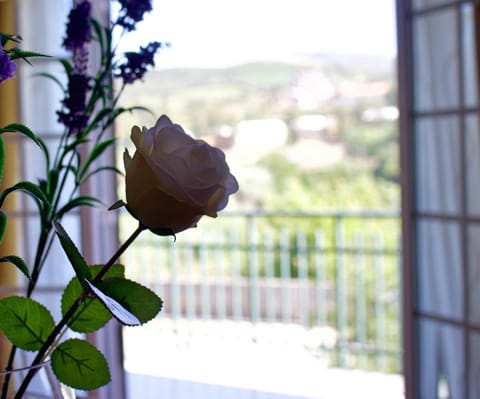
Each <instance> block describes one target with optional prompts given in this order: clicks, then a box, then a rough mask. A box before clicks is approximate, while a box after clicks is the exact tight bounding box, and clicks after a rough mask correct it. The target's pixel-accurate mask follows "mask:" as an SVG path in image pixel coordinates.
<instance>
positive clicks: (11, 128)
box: [0, 123, 50, 168]
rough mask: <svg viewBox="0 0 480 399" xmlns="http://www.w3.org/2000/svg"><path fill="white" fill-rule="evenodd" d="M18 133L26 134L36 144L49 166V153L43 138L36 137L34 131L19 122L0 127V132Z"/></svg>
mask: <svg viewBox="0 0 480 399" xmlns="http://www.w3.org/2000/svg"><path fill="white" fill-rule="evenodd" d="M8 132H10V133H20V134H23V135H25V136H27V137H28V138H29V139H31V140H32V141H33V142H34V143H35V144H36V145H38V146H39V147H40V148H41V149H42V151H43V153H44V155H45V159H46V161H47V168H49V167H50V166H49V165H50V154H49V152H48V148H47V146H46V145H45V143H44V142H43V140H42V139H41V138H39V137H37V136H36V135H35V133H33V132H32V131H31V130H30V129H29V128H28V127H27V126H25V125H22V124H21V123H10V124H9V125H7V126H5V127H3V128H0V134H2V133H8Z"/></svg>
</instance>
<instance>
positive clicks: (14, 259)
mask: <svg viewBox="0 0 480 399" xmlns="http://www.w3.org/2000/svg"><path fill="white" fill-rule="evenodd" d="M4 262H8V263H11V264H12V265H15V266H17V268H18V270H20V271H21V272H22V273H23V274H25V276H27V278H28V279H30V271H29V270H28V266H27V264H26V263H25V261H24V260H23V259H22V258H20V257H19V256H15V255H8V256H3V257H1V258H0V263H4Z"/></svg>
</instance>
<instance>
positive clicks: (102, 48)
mask: <svg viewBox="0 0 480 399" xmlns="http://www.w3.org/2000/svg"><path fill="white" fill-rule="evenodd" d="M90 21H91V23H92V26H93V30H94V31H95V36H96V39H97V42H98V44H99V46H100V53H101V54H102V55H103V54H104V53H105V42H104V38H103V27H102V25H100V22H98V21H97V20H96V19H95V18H91V19H90Z"/></svg>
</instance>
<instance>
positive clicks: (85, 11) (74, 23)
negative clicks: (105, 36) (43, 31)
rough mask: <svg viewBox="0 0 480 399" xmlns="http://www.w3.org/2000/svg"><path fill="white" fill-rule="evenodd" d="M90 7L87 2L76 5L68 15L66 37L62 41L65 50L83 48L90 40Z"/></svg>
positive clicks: (86, 0)
mask: <svg viewBox="0 0 480 399" xmlns="http://www.w3.org/2000/svg"><path fill="white" fill-rule="evenodd" d="M90 9H91V5H90V2H89V1H88V0H83V1H81V2H80V3H78V4H77V5H76V6H75V7H74V8H72V10H71V11H70V14H68V22H67V36H66V37H65V39H64V40H63V47H65V48H66V49H67V50H72V51H73V50H75V49H77V48H80V47H83V45H84V44H85V43H88V42H89V41H90V40H91V38H92V26H91V23H90Z"/></svg>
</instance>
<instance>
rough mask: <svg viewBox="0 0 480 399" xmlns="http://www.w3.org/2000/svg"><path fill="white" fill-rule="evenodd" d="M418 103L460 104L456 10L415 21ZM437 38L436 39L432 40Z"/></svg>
mask: <svg viewBox="0 0 480 399" xmlns="http://www.w3.org/2000/svg"><path fill="white" fill-rule="evenodd" d="M413 23H414V24H413V53H414V54H413V71H414V76H413V78H414V82H415V84H414V107H415V109H416V110H417V111H429V110H438V109H446V108H447V109H448V108H453V107H457V106H458V87H457V86H458V82H457V78H458V57H457V55H458V54H457V37H456V36H457V20H456V18H455V13H454V12H453V11H452V10H448V11H444V12H438V13H434V14H426V15H422V16H419V17H417V18H416V19H415V20H414V21H413ZM432 38H435V40H432Z"/></svg>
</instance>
